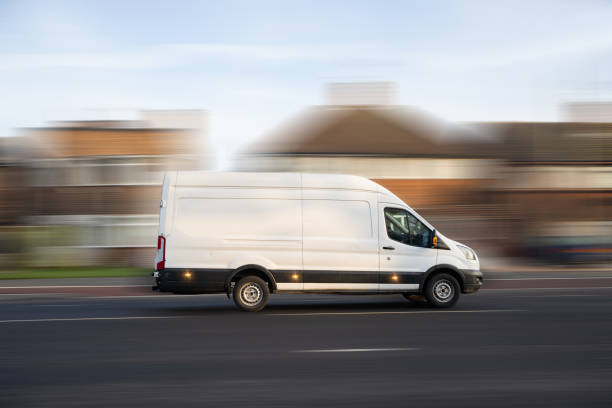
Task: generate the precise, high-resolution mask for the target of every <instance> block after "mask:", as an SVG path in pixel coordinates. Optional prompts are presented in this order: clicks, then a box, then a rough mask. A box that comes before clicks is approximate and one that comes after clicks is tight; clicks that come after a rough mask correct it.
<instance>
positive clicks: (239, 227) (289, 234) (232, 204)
mask: <svg viewBox="0 0 612 408" xmlns="http://www.w3.org/2000/svg"><path fill="white" fill-rule="evenodd" d="M300 196H301V192H300V189H299V188H257V187H253V188H248V187H244V188H235V187H191V186H188V187H182V186H177V187H176V192H175V195H174V205H175V206H176V210H175V217H174V221H173V225H172V232H171V234H170V237H169V238H168V240H167V245H168V248H167V257H166V258H167V261H166V262H167V268H168V269H170V270H176V271H182V270H186V269H189V270H190V271H192V275H193V277H192V280H194V282H193V286H194V287H195V289H198V290H201V291H223V290H224V285H225V282H226V279H227V277H228V276H229V274H230V273H231V272H232V271H234V270H235V269H237V268H239V267H241V266H244V265H259V266H262V267H264V268H266V269H268V270H270V271H280V272H279V273H278V277H277V276H276V275H275V278H277V281H278V280H281V281H282V280H285V281H288V282H287V283H292V284H293V285H292V289H293V290H301V289H302V278H301V270H302V212H301V201H300ZM296 275H297V278H296ZM177 279H180V278H179V277H177ZM198 286H200V287H199V288H198Z"/></svg>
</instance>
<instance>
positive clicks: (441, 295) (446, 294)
mask: <svg viewBox="0 0 612 408" xmlns="http://www.w3.org/2000/svg"><path fill="white" fill-rule="evenodd" d="M460 294H461V287H460V286H459V282H457V279H455V278H454V277H453V276H451V275H449V274H446V273H441V274H438V275H435V276H433V277H432V278H431V279H429V280H428V281H427V283H426V284H425V290H424V291H423V295H425V297H426V298H427V300H428V301H429V304H430V305H432V306H434V307H441V308H446V307H452V306H453V305H454V304H455V303H457V300H459V295H460Z"/></svg>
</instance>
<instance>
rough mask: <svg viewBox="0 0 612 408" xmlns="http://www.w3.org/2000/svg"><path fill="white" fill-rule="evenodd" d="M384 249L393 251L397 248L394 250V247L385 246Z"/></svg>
mask: <svg viewBox="0 0 612 408" xmlns="http://www.w3.org/2000/svg"><path fill="white" fill-rule="evenodd" d="M383 249H386V250H388V251H393V250H394V249H395V248H393V247H392V246H384V247H383Z"/></svg>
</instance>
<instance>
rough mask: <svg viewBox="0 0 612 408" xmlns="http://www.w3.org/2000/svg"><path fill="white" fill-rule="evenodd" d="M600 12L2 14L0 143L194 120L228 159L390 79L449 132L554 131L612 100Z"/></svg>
mask: <svg viewBox="0 0 612 408" xmlns="http://www.w3.org/2000/svg"><path fill="white" fill-rule="evenodd" d="M611 21H612V3H611V2H609V1H574V2H564V1H551V2H547V1H543V2H537V1H527V2H521V1H508V2H505V1H461V2H459V1H415V2H410V1H401V2H400V1H314V0H311V1H218V2H212V1H210V2H191V1H167V2H155V1H141V2H138V1H99V2H95V1H78V2H60V1H41V2H28V1H15V2H11V1H6V0H5V1H2V2H0V95H2V98H0V135H11V134H14V131H12V130H11V129H13V128H15V127H20V126H35V125H41V124H43V123H44V122H45V121H48V120H65V119H88V118H89V119H95V118H114V117H121V116H122V115H123V116H125V115H129V112H133V111H135V110H138V109H173V108H177V109H181V108H190V109H194V108H195V109H206V110H207V111H208V112H209V117H208V119H209V135H210V138H211V140H212V142H213V144H214V145H215V146H216V147H217V148H219V149H221V150H224V151H231V150H233V149H235V148H236V147H238V146H240V145H241V144H242V143H244V142H246V141H248V140H249V139H251V138H253V137H256V136H258V135H261V134H262V133H264V132H266V131H267V130H269V129H271V128H274V127H276V126H277V125H279V124H280V123H282V122H284V121H286V120H287V119H289V118H291V117H292V116H293V115H295V114H296V113H297V112H299V111H300V110H301V109H302V108H304V107H305V106H308V105H316V104H322V103H324V102H325V98H324V93H323V87H324V85H325V84H326V83H329V82H343V81H376V80H382V81H392V82H395V83H396V84H397V88H398V103H400V104H405V105H414V106H418V107H420V108H422V109H425V110H427V111H430V112H431V113H433V114H434V115H437V116H439V117H442V118H445V119H449V120H557V119H558V118H559V113H558V108H559V104H560V103H562V102H566V101H572V100H611V99H612V23H611Z"/></svg>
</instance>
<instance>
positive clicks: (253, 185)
mask: <svg viewBox="0 0 612 408" xmlns="http://www.w3.org/2000/svg"><path fill="white" fill-rule="evenodd" d="M415 220H416V221H415ZM409 230H410V231H412V232H411V233H410V235H406V234H408V231H409ZM434 235H435V237H436V238H435V239H437V241H438V242H437V244H436V243H435V242H434V238H433V237H434ZM468 254H471V256H468ZM468 258H470V259H468ZM479 269H480V267H479V261H478V258H477V257H476V255H475V254H474V252H473V251H472V250H471V249H469V248H467V247H466V246H464V245H461V244H459V243H457V242H455V241H452V240H450V239H448V238H446V237H444V236H443V235H442V234H440V233H439V232H437V231H435V229H434V227H433V226H432V225H430V224H429V223H428V222H427V220H425V219H423V218H422V217H421V216H420V215H419V214H418V213H416V212H415V211H414V210H413V209H411V208H410V207H409V206H408V205H407V204H405V203H404V202H402V201H401V200H400V199H399V198H398V197H396V196H395V195H394V194H393V193H391V192H390V191H388V190H387V189H385V188H383V187H382V186H380V185H378V184H376V183H374V182H372V181H370V180H368V179H366V178H363V177H358V176H349V175H335V174H306V173H230V172H224V173H220V172H192V171H180V172H169V173H167V174H166V175H165V177H164V182H163V186H162V199H161V201H160V218H159V237H158V251H157V255H156V258H155V270H156V272H155V273H154V276H155V277H156V287H155V289H158V290H161V291H168V292H175V293H215V292H227V293H228V294H229V293H230V292H231V290H232V286H233V285H234V284H235V283H236V281H237V279H239V278H240V277H243V276H245V274H249V273H250V274H256V275H257V276H260V277H261V279H262V280H264V281H266V282H267V283H268V284H269V289H270V292H273V293H274V292H317V293H321V292H343V293H347V292H348V293H403V294H409V293H413V294H414V293H420V292H422V289H423V285H424V284H425V282H426V280H427V278H428V276H430V275H431V274H432V273H434V272H436V271H445V272H446V273H448V274H451V275H452V276H454V277H455V278H456V280H457V281H458V283H459V284H460V286H461V292H463V293H468V292H474V291H476V290H477V289H478V288H479V287H480V285H481V283H482V274H481V273H480V271H479Z"/></svg>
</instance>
